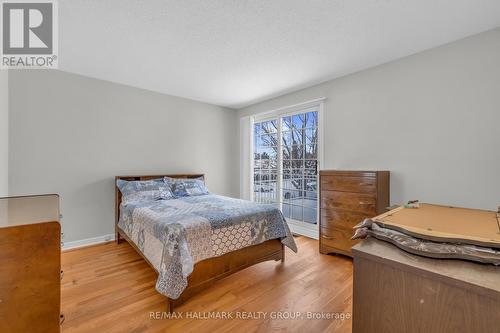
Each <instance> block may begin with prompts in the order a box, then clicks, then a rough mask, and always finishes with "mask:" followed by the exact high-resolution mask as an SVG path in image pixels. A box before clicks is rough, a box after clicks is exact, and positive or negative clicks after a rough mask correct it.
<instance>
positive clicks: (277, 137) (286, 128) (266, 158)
mask: <svg viewBox="0 0 500 333" xmlns="http://www.w3.org/2000/svg"><path fill="white" fill-rule="evenodd" d="M318 124H319V106H314V107H308V108H303V109H299V110H295V111H294V112H289V113H283V114H279V115H277V116H275V117H270V118H266V119H263V120H260V121H255V122H254V128H253V185H254V186H253V199H254V200H255V201H257V202H262V203H268V204H274V205H276V206H277V207H279V208H280V209H281V210H282V212H283V215H284V216H285V217H286V218H287V220H288V221H289V222H291V223H292V224H296V225H298V226H301V227H307V226H314V227H316V228H317V226H316V225H317V223H318V164H319V157H318V152H319V149H318V146H319V127H318Z"/></svg>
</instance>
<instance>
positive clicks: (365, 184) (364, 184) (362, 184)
mask: <svg viewBox="0 0 500 333" xmlns="http://www.w3.org/2000/svg"><path fill="white" fill-rule="evenodd" d="M371 185H372V184H371V183H359V185H358V186H371Z"/></svg>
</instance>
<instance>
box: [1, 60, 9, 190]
mask: <svg viewBox="0 0 500 333" xmlns="http://www.w3.org/2000/svg"><path fill="white" fill-rule="evenodd" d="M8 82H9V81H8V71H7V70H0V197H1V196H7V195H8V193H9V98H8V97H9V93H8Z"/></svg>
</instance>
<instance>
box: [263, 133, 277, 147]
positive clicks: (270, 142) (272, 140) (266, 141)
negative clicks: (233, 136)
mask: <svg viewBox="0 0 500 333" xmlns="http://www.w3.org/2000/svg"><path fill="white" fill-rule="evenodd" d="M259 144H260V145H262V146H266V147H270V146H277V145H278V134H277V133H274V134H264V135H262V136H261V137H260V143H259Z"/></svg>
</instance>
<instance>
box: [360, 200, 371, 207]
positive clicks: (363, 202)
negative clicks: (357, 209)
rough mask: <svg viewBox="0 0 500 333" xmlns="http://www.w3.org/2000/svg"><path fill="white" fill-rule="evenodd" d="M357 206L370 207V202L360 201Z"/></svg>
mask: <svg viewBox="0 0 500 333" xmlns="http://www.w3.org/2000/svg"><path fill="white" fill-rule="evenodd" d="M359 204H360V205H363V206H366V205H371V202H365V201H360V202H359Z"/></svg>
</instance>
